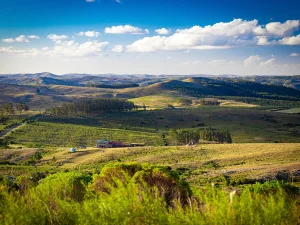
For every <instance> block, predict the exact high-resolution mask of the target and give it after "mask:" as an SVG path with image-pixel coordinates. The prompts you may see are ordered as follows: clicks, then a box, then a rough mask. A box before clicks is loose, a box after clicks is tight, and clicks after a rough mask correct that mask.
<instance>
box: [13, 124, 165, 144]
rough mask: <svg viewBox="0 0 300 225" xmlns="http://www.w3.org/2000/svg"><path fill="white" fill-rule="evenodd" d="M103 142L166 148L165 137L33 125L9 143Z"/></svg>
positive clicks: (65, 126)
mask: <svg viewBox="0 0 300 225" xmlns="http://www.w3.org/2000/svg"><path fill="white" fill-rule="evenodd" d="M99 139H106V140H113V141H121V142H125V143H128V144H129V143H132V142H135V143H136V142H138V143H145V144H147V145H160V144H162V140H161V137H160V136H159V135H157V134H155V133H150V132H138V131H129V130H124V129H108V128H100V127H97V126H87V125H76V124H63V123H49V122H33V123H30V124H26V125H25V126H22V127H21V128H19V129H17V130H15V131H14V132H13V133H12V134H10V135H9V141H10V142H13V143H17V144H24V145H27V146H37V147H43V146H56V147H58V146H67V147H71V146H80V145H88V146H94V145H95V144H96V141H97V140H99Z"/></svg>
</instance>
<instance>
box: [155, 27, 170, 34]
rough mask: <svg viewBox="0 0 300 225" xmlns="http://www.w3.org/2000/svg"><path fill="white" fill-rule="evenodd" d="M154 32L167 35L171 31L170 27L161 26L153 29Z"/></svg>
mask: <svg viewBox="0 0 300 225" xmlns="http://www.w3.org/2000/svg"><path fill="white" fill-rule="evenodd" d="M155 32H156V33H157V34H159V35H167V34H169V33H170V32H171V30H170V29H166V28H161V29H157V30H155Z"/></svg>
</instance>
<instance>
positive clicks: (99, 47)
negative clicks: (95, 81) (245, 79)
mask: <svg viewBox="0 0 300 225" xmlns="http://www.w3.org/2000/svg"><path fill="white" fill-rule="evenodd" d="M299 12H300V1H299V0H272V1H270V0H260V1H258V0H252V1H246V0H244V1H242V0H210V1H205V0H0V74H9V73H38V72H51V73H55V74H67V73H89V74H104V73H115V74H170V75H171V74H212V75H219V74H235V75H299V74H300V13H299Z"/></svg>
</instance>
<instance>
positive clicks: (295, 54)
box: [290, 52, 299, 57]
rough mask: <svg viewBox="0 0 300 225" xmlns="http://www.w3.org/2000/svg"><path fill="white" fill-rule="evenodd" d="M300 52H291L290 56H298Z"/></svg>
mask: <svg viewBox="0 0 300 225" xmlns="http://www.w3.org/2000/svg"><path fill="white" fill-rule="evenodd" d="M298 55H299V54H297V53H296V52H293V53H291V54H290V56H293V57H296V56H298Z"/></svg>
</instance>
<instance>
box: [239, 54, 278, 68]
mask: <svg viewBox="0 0 300 225" xmlns="http://www.w3.org/2000/svg"><path fill="white" fill-rule="evenodd" d="M275 61H276V59H275V58H271V59H268V60H266V61H262V58H261V57H259V56H258V55H252V56H250V57H249V58H247V59H245V61H244V66H245V67H257V66H261V67H267V66H272V65H274V62H275Z"/></svg>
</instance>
